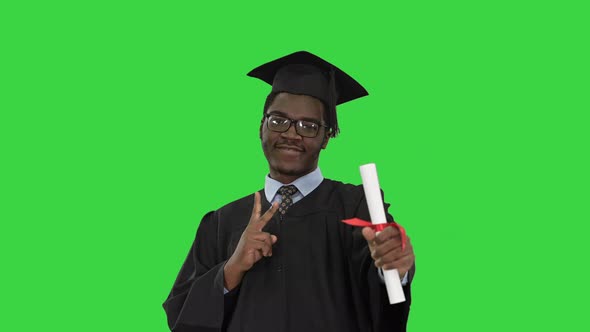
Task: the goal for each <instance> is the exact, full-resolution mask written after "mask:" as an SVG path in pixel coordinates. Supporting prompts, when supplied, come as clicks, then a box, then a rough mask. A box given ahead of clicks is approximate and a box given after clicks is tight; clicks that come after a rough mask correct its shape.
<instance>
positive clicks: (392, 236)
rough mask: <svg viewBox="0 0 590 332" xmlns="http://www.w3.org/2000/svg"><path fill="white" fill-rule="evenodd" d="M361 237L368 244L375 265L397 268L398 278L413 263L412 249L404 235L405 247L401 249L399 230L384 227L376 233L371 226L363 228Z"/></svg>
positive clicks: (408, 239) (389, 268) (385, 268)
mask: <svg viewBox="0 0 590 332" xmlns="http://www.w3.org/2000/svg"><path fill="white" fill-rule="evenodd" d="M363 237H364V238H365V240H367V243H368V244H369V250H370V251H371V257H373V260H374V261H375V266H376V267H378V268H383V269H384V270H392V269H397V271H398V272H399V275H400V278H403V277H404V275H405V274H406V272H408V271H409V270H410V268H412V266H413V265H414V259H415V257H414V249H413V248H412V243H411V242H410V238H409V237H406V247H405V249H404V250H403V251H402V240H401V234H400V232H399V230H398V229H397V228H395V227H386V228H385V229H384V230H382V231H381V232H379V234H377V233H376V232H375V231H374V230H373V229H372V228H370V227H365V228H363Z"/></svg>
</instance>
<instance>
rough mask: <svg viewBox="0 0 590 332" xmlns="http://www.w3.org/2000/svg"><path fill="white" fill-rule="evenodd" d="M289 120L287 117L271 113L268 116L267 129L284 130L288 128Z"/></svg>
mask: <svg viewBox="0 0 590 332" xmlns="http://www.w3.org/2000/svg"><path fill="white" fill-rule="evenodd" d="M290 124H291V122H290V121H289V119H287V118H283V117H282V116H277V115H271V116H269V117H268V129H270V130H274V131H278V132H284V131H287V129H289V125H290Z"/></svg>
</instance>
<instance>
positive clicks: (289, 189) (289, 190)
mask: <svg viewBox="0 0 590 332" xmlns="http://www.w3.org/2000/svg"><path fill="white" fill-rule="evenodd" d="M296 192H297V187H295V186H294V185H289V186H282V187H281V188H279V194H281V196H285V195H287V196H293V194H295V193H296Z"/></svg>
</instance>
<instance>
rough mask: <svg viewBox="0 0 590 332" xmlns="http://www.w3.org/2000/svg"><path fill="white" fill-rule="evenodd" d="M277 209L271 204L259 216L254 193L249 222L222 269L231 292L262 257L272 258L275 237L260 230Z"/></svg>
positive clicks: (258, 204) (259, 211) (257, 199)
mask: <svg viewBox="0 0 590 332" xmlns="http://www.w3.org/2000/svg"><path fill="white" fill-rule="evenodd" d="M278 208H279V204H278V203H273V204H272V206H271V207H270V209H269V210H268V211H266V212H265V213H264V214H263V215H262V216H260V213H261V210H262V207H261V203H260V193H258V192H256V193H254V208H253V209H252V216H251V217H250V222H248V226H246V229H245V230H244V232H243V233H242V236H241V237H240V241H239V242H238V246H237V247H236V250H235V251H234V253H233V254H232V256H231V257H230V259H229V260H228V261H227V263H226V264H225V266H224V268H223V273H224V284H225V288H226V289H228V290H231V289H233V288H234V287H236V286H237V285H239V284H240V282H241V281H242V278H243V277H244V274H245V273H246V272H247V271H248V270H250V269H251V268H252V266H254V264H256V262H258V261H259V260H261V259H262V257H270V256H272V245H273V244H275V243H276V242H277V237H276V236H275V235H271V234H270V233H267V232H263V231H262V229H263V228H264V226H266V224H267V223H268V222H269V221H270V219H271V218H272V216H273V215H274V214H275V212H276V211H277V210H278Z"/></svg>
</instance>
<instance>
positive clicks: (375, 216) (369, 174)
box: [361, 164, 406, 304]
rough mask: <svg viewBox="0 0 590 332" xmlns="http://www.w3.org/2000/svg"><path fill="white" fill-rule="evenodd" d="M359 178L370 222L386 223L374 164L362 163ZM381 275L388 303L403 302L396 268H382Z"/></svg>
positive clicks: (400, 283)
mask: <svg viewBox="0 0 590 332" xmlns="http://www.w3.org/2000/svg"><path fill="white" fill-rule="evenodd" d="M361 178H362V179H363V188H364V189H365V196H366V197H367V205H368V206H369V214H370V216H371V223H373V224H384V223H387V219H386V218H385V209H384V208H383V199H382V198H381V190H380V187H379V178H378V177H377V168H375V164H366V165H362V166H361ZM383 276H384V279H385V287H386V288H387V295H388V296H389V303H390V304H395V303H400V302H404V301H405V300H406V297H405V296H404V290H403V289H402V282H401V280H400V279H399V272H398V271H397V269H393V270H383Z"/></svg>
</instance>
